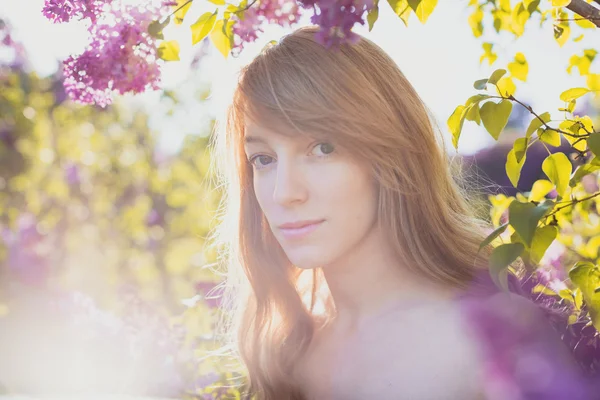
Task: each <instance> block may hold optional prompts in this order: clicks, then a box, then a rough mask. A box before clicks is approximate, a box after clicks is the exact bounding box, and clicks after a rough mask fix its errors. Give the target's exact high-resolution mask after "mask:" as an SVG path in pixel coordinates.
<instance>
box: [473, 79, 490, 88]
mask: <svg viewBox="0 0 600 400" xmlns="http://www.w3.org/2000/svg"><path fill="white" fill-rule="evenodd" d="M487 83H488V80H487V79H479V80H476V81H475V82H474V83H473V87H474V88H475V89H477V90H485V88H486V87H487Z"/></svg>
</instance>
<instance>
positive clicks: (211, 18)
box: [190, 9, 219, 45]
mask: <svg viewBox="0 0 600 400" xmlns="http://www.w3.org/2000/svg"><path fill="white" fill-rule="evenodd" d="M218 11H219V10H218V9H217V10H215V12H212V13H211V12H206V13H204V14H202V15H201V16H200V18H198V20H197V21H196V22H195V23H194V24H193V25H191V26H190V29H191V30H192V45H194V44H196V43H198V42H200V41H202V39H204V38H205V37H206V35H208V34H209V33H210V32H211V31H212V30H213V28H214V27H215V23H216V22H217V13H218Z"/></svg>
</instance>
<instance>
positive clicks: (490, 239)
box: [479, 222, 508, 251]
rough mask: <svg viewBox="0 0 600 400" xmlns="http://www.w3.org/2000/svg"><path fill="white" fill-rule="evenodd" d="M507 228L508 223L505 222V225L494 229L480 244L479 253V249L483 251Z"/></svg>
mask: <svg viewBox="0 0 600 400" xmlns="http://www.w3.org/2000/svg"><path fill="white" fill-rule="evenodd" d="M507 226H508V222H506V223H504V224H502V225H500V226H499V227H498V228H496V229H494V231H493V232H492V233H490V234H489V235H488V237H486V238H485V239H484V241H483V242H481V244H479V251H481V249H483V248H484V247H485V246H487V245H488V244H490V243H492V242H493V241H494V239H496V238H497V237H498V236H500V235H501V234H502V233H503V232H504V231H505V230H506V227H507Z"/></svg>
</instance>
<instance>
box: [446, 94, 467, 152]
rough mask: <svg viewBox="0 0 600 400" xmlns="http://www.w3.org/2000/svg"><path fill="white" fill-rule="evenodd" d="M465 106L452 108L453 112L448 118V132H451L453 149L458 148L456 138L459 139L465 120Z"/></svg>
mask: <svg viewBox="0 0 600 400" xmlns="http://www.w3.org/2000/svg"><path fill="white" fill-rule="evenodd" d="M466 112H467V107H465V106H463V105H459V106H458V107H456V109H454V112H453V113H452V115H451V116H450V118H448V121H447V124H448V129H449V130H450V133H452V145H453V146H454V148H455V149H457V148H458V139H460V133H461V131H462V126H463V123H464V122H465V115H466Z"/></svg>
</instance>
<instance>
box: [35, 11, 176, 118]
mask: <svg viewBox="0 0 600 400" xmlns="http://www.w3.org/2000/svg"><path fill="white" fill-rule="evenodd" d="M50 3H51V4H50V5H49V4H48V3H47V9H48V10H51V11H48V10H47V12H45V15H46V16H47V17H48V16H49V15H50V14H51V15H56V17H55V19H56V20H59V21H62V20H68V19H70V18H72V17H73V16H78V17H79V18H87V17H90V19H91V20H92V24H91V25H90V26H89V29H88V30H89V33H90V37H91V42H90V43H89V45H88V46H87V48H86V49H85V51H84V52H83V53H82V54H79V55H77V56H70V57H68V58H67V59H66V60H65V61H64V63H63V68H64V76H65V79H64V87H65V91H66V93H67V94H68V95H69V96H70V97H71V98H72V99H74V100H76V101H79V102H81V103H83V104H97V105H99V106H101V107H106V106H107V105H109V104H111V103H112V95H113V94H114V93H118V94H125V93H141V92H144V91H147V90H156V89H158V88H159V84H160V76H161V70H160V63H159V62H158V55H157V41H156V39H154V38H152V37H151V36H150V35H149V34H148V26H149V24H150V23H151V22H152V21H153V20H155V19H158V18H159V17H160V16H161V15H162V14H163V13H164V12H166V11H167V10H168V8H167V6H166V5H165V3H164V2H157V1H151V2H147V3H144V5H143V6H142V5H132V4H125V3H123V2H121V1H118V0H111V1H95V2H88V3H85V4H83V5H81V6H78V7H79V9H77V8H73V7H74V6H73V3H72V2H68V1H64V2H62V1H53V2H50ZM100 3H102V6H103V7H100ZM78 4H79V3H78ZM167 4H168V3H167ZM50 6H51V7H50ZM82 7H83V8H82ZM59 9H60V10H61V11H60V12H59V11H58V10H59ZM81 10H84V11H81ZM100 11H101V12H100ZM92 14H93V15H94V17H93V18H92V17H91V16H90V15H92Z"/></svg>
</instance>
